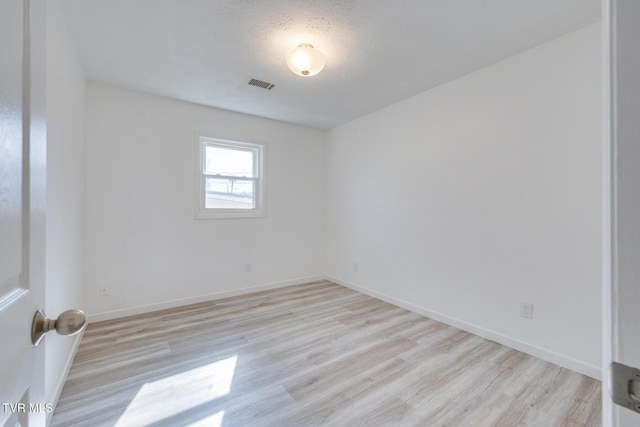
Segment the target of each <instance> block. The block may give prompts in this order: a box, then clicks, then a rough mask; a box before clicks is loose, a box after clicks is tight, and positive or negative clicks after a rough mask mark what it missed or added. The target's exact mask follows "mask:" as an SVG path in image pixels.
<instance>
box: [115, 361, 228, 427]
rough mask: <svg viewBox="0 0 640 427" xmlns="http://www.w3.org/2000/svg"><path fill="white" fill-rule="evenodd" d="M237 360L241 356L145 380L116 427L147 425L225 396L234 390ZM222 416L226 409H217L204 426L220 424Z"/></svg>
mask: <svg viewBox="0 0 640 427" xmlns="http://www.w3.org/2000/svg"><path fill="white" fill-rule="evenodd" d="M237 359H238V356H232V357H228V358H226V359H223V360H219V361H217V362H214V363H210V364H208V365H205V366H201V367H199V368H195V369H191V370H189V371H185V372H181V373H179V374H176V375H172V376H170V377H167V378H163V379H161V380H157V381H153V382H149V383H146V384H145V385H143V386H142V388H141V389H140V391H138V393H137V394H136V396H135V397H134V399H133V400H132V401H131V403H130V404H129V406H128V407H127V409H126V410H125V411H124V413H123V414H122V416H121V417H120V419H119V420H118V422H117V423H116V427H128V426H131V427H139V426H142V425H148V424H151V423H154V422H157V421H160V420H163V419H165V418H169V417H172V416H175V415H178V414H180V413H182V412H185V411H188V410H189V409H192V408H195V407H196V406H198V405H202V404H204V403H207V402H210V401H212V400H215V399H217V398H220V397H223V396H226V395H227V394H229V392H230V390H231V383H232V381H233V374H234V371H235V368H236V362H237ZM223 416H224V411H220V412H217V413H216V414H214V415H212V416H210V417H208V418H207V419H210V421H209V423H208V424H205V425H208V426H210V425H213V426H216V425H221V424H222V417H223ZM201 421H203V420H201ZM194 425H195V426H197V425H201V424H200V423H196V424H194Z"/></svg>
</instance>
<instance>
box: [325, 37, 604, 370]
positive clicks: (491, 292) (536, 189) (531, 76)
mask: <svg viewBox="0 0 640 427" xmlns="http://www.w3.org/2000/svg"><path fill="white" fill-rule="evenodd" d="M600 55H601V50H600V26H599V25H592V26H590V27H587V28H585V29H583V30H580V31H578V32H575V33H572V34H570V35H567V36H565V37H563V38H561V39H557V40H555V41H552V42H550V43H547V44H544V45H541V46H538V47H536V48H534V49H532V50H529V51H526V52H523V53H521V54H519V55H517V56H514V57H511V58H509V59H507V60H504V61H502V62H499V63H497V64H494V65H492V66H489V67H487V68H484V69H481V70H478V71H476V72H474V73H471V74H468V75H466V76H464V77H462V78H459V79H457V80H454V81H452V82H449V83H447V84H444V85H442V86H439V87H437V88H435V89H432V90H430V91H427V92H424V93H422V94H420V95H418V96H415V97H412V98H410V99H407V100H404V101H402V102H399V103H397V104H394V105H392V106H389V107H387V108H384V109H382V110H379V111H377V112H374V113H372V114H369V115H367V116H364V117H361V118H359V119H357V120H354V121H352V122H350V123H347V124H345V125H343V126H340V127H338V128H335V129H333V130H331V131H330V132H329V134H328V146H327V166H326V167H327V181H326V182H327V218H326V221H327V239H326V271H327V274H328V275H329V276H330V277H332V278H334V279H336V280H338V281H339V282H340V283H343V284H346V285H348V286H352V287H354V288H357V289H361V290H363V291H365V292H367V293H370V294H373V295H376V296H379V297H382V298H383V299H387V300H389V301H394V302H396V303H399V304H401V305H404V306H405V307H409V308H412V309H414V310H416V311H418V312H421V313H423V314H427V315H430V316H433V317H435V318H438V319H440V320H444V321H446V322H448V323H451V324H454V325H456V326H459V327H462V328H464V329H467V330H470V331H472V332H475V333H478V334H479V335H483V336H485V337H490V338H492V339H494V340H497V341H500V342H503V343H505V344H508V345H510V346H512V347H515V348H519V349H522V350H525V351H527V352H529V353H532V354H535V355H538V356H540V357H543V358H546V359H548V360H551V361H554V362H556V363H559V364H562V365H564V366H568V367H570V368H573V369H576V370H578V371H581V372H584V373H587V374H589V375H592V376H595V377H598V376H599V375H600V360H601V354H600V349H601V344H600V336H601V335H600V334H601V326H600V319H601V307H600V295H601V292H600V277H601V276H600V262H601V258H600V243H601V237H600V229H601V227H600V218H601V217H600V209H601V190H600V172H601V165H600V159H601V131H600V129H601V121H602V119H601V104H602V100H601V93H600V92H601V80H600V79H601V57H600ZM355 262H357V263H358V269H357V271H355V269H354V263H355ZM521 301H522V302H528V303H533V304H534V318H533V320H527V319H524V318H522V317H520V316H519V304H520V302H521Z"/></svg>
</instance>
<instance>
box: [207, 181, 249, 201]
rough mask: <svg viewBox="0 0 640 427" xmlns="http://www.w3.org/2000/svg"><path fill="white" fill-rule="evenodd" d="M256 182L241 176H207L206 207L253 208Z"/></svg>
mask: <svg viewBox="0 0 640 427" xmlns="http://www.w3.org/2000/svg"><path fill="white" fill-rule="evenodd" d="M254 194H255V182H254V181H253V180H251V179H240V178H214V177H209V176H208V177H207V178H206V193H205V208H207V209H253V208H255V203H254Z"/></svg>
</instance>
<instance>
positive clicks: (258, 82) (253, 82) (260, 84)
mask: <svg viewBox="0 0 640 427" xmlns="http://www.w3.org/2000/svg"><path fill="white" fill-rule="evenodd" d="M249 84H250V85H251V86H258V87H261V88H262V89H267V90H271V89H273V87H274V86H275V85H274V84H273V83H269V82H263V81H262V80H256V79H251V80H249Z"/></svg>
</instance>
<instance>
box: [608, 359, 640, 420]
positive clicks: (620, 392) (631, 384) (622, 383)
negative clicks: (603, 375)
mask: <svg viewBox="0 0 640 427" xmlns="http://www.w3.org/2000/svg"><path fill="white" fill-rule="evenodd" d="M611 378H612V380H613V381H612V382H613V396H612V398H613V403H615V404H618V405H620V406H624V407H625V408H628V409H631V410H632V411H634V412H638V413H640V369H637V368H632V367H631V366H626V365H623V364H622V363H617V362H613V363H612V364H611Z"/></svg>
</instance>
